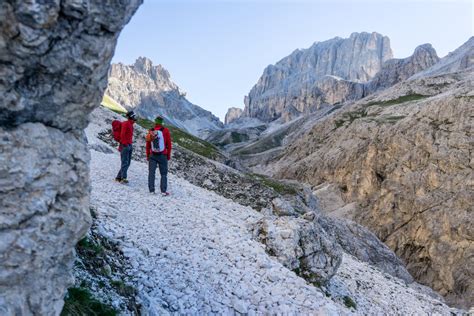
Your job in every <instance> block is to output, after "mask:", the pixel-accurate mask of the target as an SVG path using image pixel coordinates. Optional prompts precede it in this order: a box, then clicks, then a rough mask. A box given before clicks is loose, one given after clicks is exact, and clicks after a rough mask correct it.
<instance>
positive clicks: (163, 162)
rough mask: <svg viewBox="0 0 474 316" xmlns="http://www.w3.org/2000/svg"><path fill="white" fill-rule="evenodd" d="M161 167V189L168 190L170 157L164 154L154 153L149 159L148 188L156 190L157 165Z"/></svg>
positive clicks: (162, 190)
mask: <svg viewBox="0 0 474 316" xmlns="http://www.w3.org/2000/svg"><path fill="white" fill-rule="evenodd" d="M157 165H158V168H159V169H160V176H161V181H160V190H161V192H166V189H167V187H168V158H167V157H166V155H163V154H152V155H151V156H150V159H149V160H148V189H150V192H155V173H156V166H157Z"/></svg>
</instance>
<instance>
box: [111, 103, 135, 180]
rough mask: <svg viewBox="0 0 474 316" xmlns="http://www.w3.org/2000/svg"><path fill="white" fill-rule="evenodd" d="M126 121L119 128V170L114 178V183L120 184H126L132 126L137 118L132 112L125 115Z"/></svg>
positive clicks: (130, 159)
mask: <svg viewBox="0 0 474 316" xmlns="http://www.w3.org/2000/svg"><path fill="white" fill-rule="evenodd" d="M126 116H127V118H128V120H126V121H125V122H122V124H121V127H120V146H119V151H120V160H121V165H120V170H119V172H118V174H117V177H116V178H115V181H118V182H120V183H128V180H127V171H128V167H130V163H131V161H132V151H133V147H132V143H133V124H134V123H135V121H136V120H137V116H136V114H135V113H134V112H133V111H130V112H128V113H127V114H126Z"/></svg>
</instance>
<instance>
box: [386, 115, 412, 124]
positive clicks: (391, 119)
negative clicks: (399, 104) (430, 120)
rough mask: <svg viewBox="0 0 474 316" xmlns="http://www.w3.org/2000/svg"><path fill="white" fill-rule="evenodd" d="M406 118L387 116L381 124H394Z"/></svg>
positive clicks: (402, 116)
mask: <svg viewBox="0 0 474 316" xmlns="http://www.w3.org/2000/svg"><path fill="white" fill-rule="evenodd" d="M405 117H406V116H405V115H393V116H385V117H383V118H382V120H381V122H382V123H391V124H394V123H396V122H398V121H400V120H402V119H404V118H405Z"/></svg>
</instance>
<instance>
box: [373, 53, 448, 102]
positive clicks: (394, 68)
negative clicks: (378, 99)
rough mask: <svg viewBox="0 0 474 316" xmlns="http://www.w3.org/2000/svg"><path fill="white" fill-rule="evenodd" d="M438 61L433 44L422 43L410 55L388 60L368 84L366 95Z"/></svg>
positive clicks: (391, 84)
mask: <svg viewBox="0 0 474 316" xmlns="http://www.w3.org/2000/svg"><path fill="white" fill-rule="evenodd" d="M438 61H439V57H438V55H437V54H436V51H435V50H434V48H433V47H432V46H431V44H424V45H420V46H418V47H417V48H416V49H415V52H414V53H413V55H411V56H410V57H407V58H404V59H396V58H394V59H390V60H388V61H386V62H385V64H384V65H383V66H382V69H380V71H379V72H378V73H377V74H376V75H375V77H374V78H373V79H372V80H370V82H368V83H367V84H366V89H365V90H366V92H365V95H368V94H370V93H373V92H375V91H378V90H383V89H386V88H389V87H391V86H393V85H395V84H397V83H399V82H401V81H403V80H406V79H408V78H410V77H411V76H413V75H415V74H417V73H419V72H421V71H423V70H425V69H428V68H430V67H431V66H433V65H435V64H436V63H437V62H438Z"/></svg>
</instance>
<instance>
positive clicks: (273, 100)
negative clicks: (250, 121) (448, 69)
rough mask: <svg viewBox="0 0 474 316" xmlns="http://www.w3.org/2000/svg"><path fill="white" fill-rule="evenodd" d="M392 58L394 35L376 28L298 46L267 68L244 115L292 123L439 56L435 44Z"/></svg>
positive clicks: (393, 81) (389, 82)
mask: <svg viewBox="0 0 474 316" xmlns="http://www.w3.org/2000/svg"><path fill="white" fill-rule="evenodd" d="M392 57H393V54H392V50H391V48H390V39H389V38H388V37H386V36H383V35H381V34H379V33H376V32H373V33H366V32H362V33H352V34H351V36H350V37H349V38H346V39H343V38H340V37H336V38H333V39H330V40H327V41H323V42H316V43H314V44H313V45H312V46H311V47H310V48H308V49H298V50H295V51H294V52H293V53H291V54H290V55H289V56H287V57H285V58H283V59H281V60H280V61H279V62H277V63H276V64H274V65H269V66H268V67H267V68H265V70H264V72H263V75H262V76H261V77H260V79H259V80H258V82H257V84H255V85H254V87H253V88H252V89H251V90H250V92H249V94H248V96H246V97H245V98H244V102H245V109H244V111H243V113H242V115H241V116H242V117H252V118H258V119H260V120H261V121H263V122H271V121H274V120H277V119H280V120H281V121H283V122H286V121H290V120H292V119H294V118H296V117H298V116H301V115H306V114H309V113H313V112H315V111H317V110H319V109H320V108H321V107H322V106H324V105H335V104H339V103H343V102H346V101H355V100H358V99H361V98H363V97H365V96H367V95H369V94H371V93H374V92H375V91H379V90H382V89H386V88H388V87H391V86H393V85H394V84H396V83H398V82H400V81H403V80H406V79H408V78H409V77H411V76H413V75H415V74H417V73H419V72H421V71H423V70H425V69H427V68H430V67H431V66H433V65H435V64H436V63H438V61H439V60H440V59H439V57H438V56H437V54H436V51H435V50H434V48H433V47H432V46H431V44H423V45H420V46H418V47H417V48H416V49H415V51H414V53H413V55H412V56H410V57H407V58H403V59H395V58H392ZM467 60H469V59H467ZM466 63H467V64H469V61H466ZM233 119H234V120H235V119H237V118H236V117H235V111H234V115H233Z"/></svg>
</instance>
